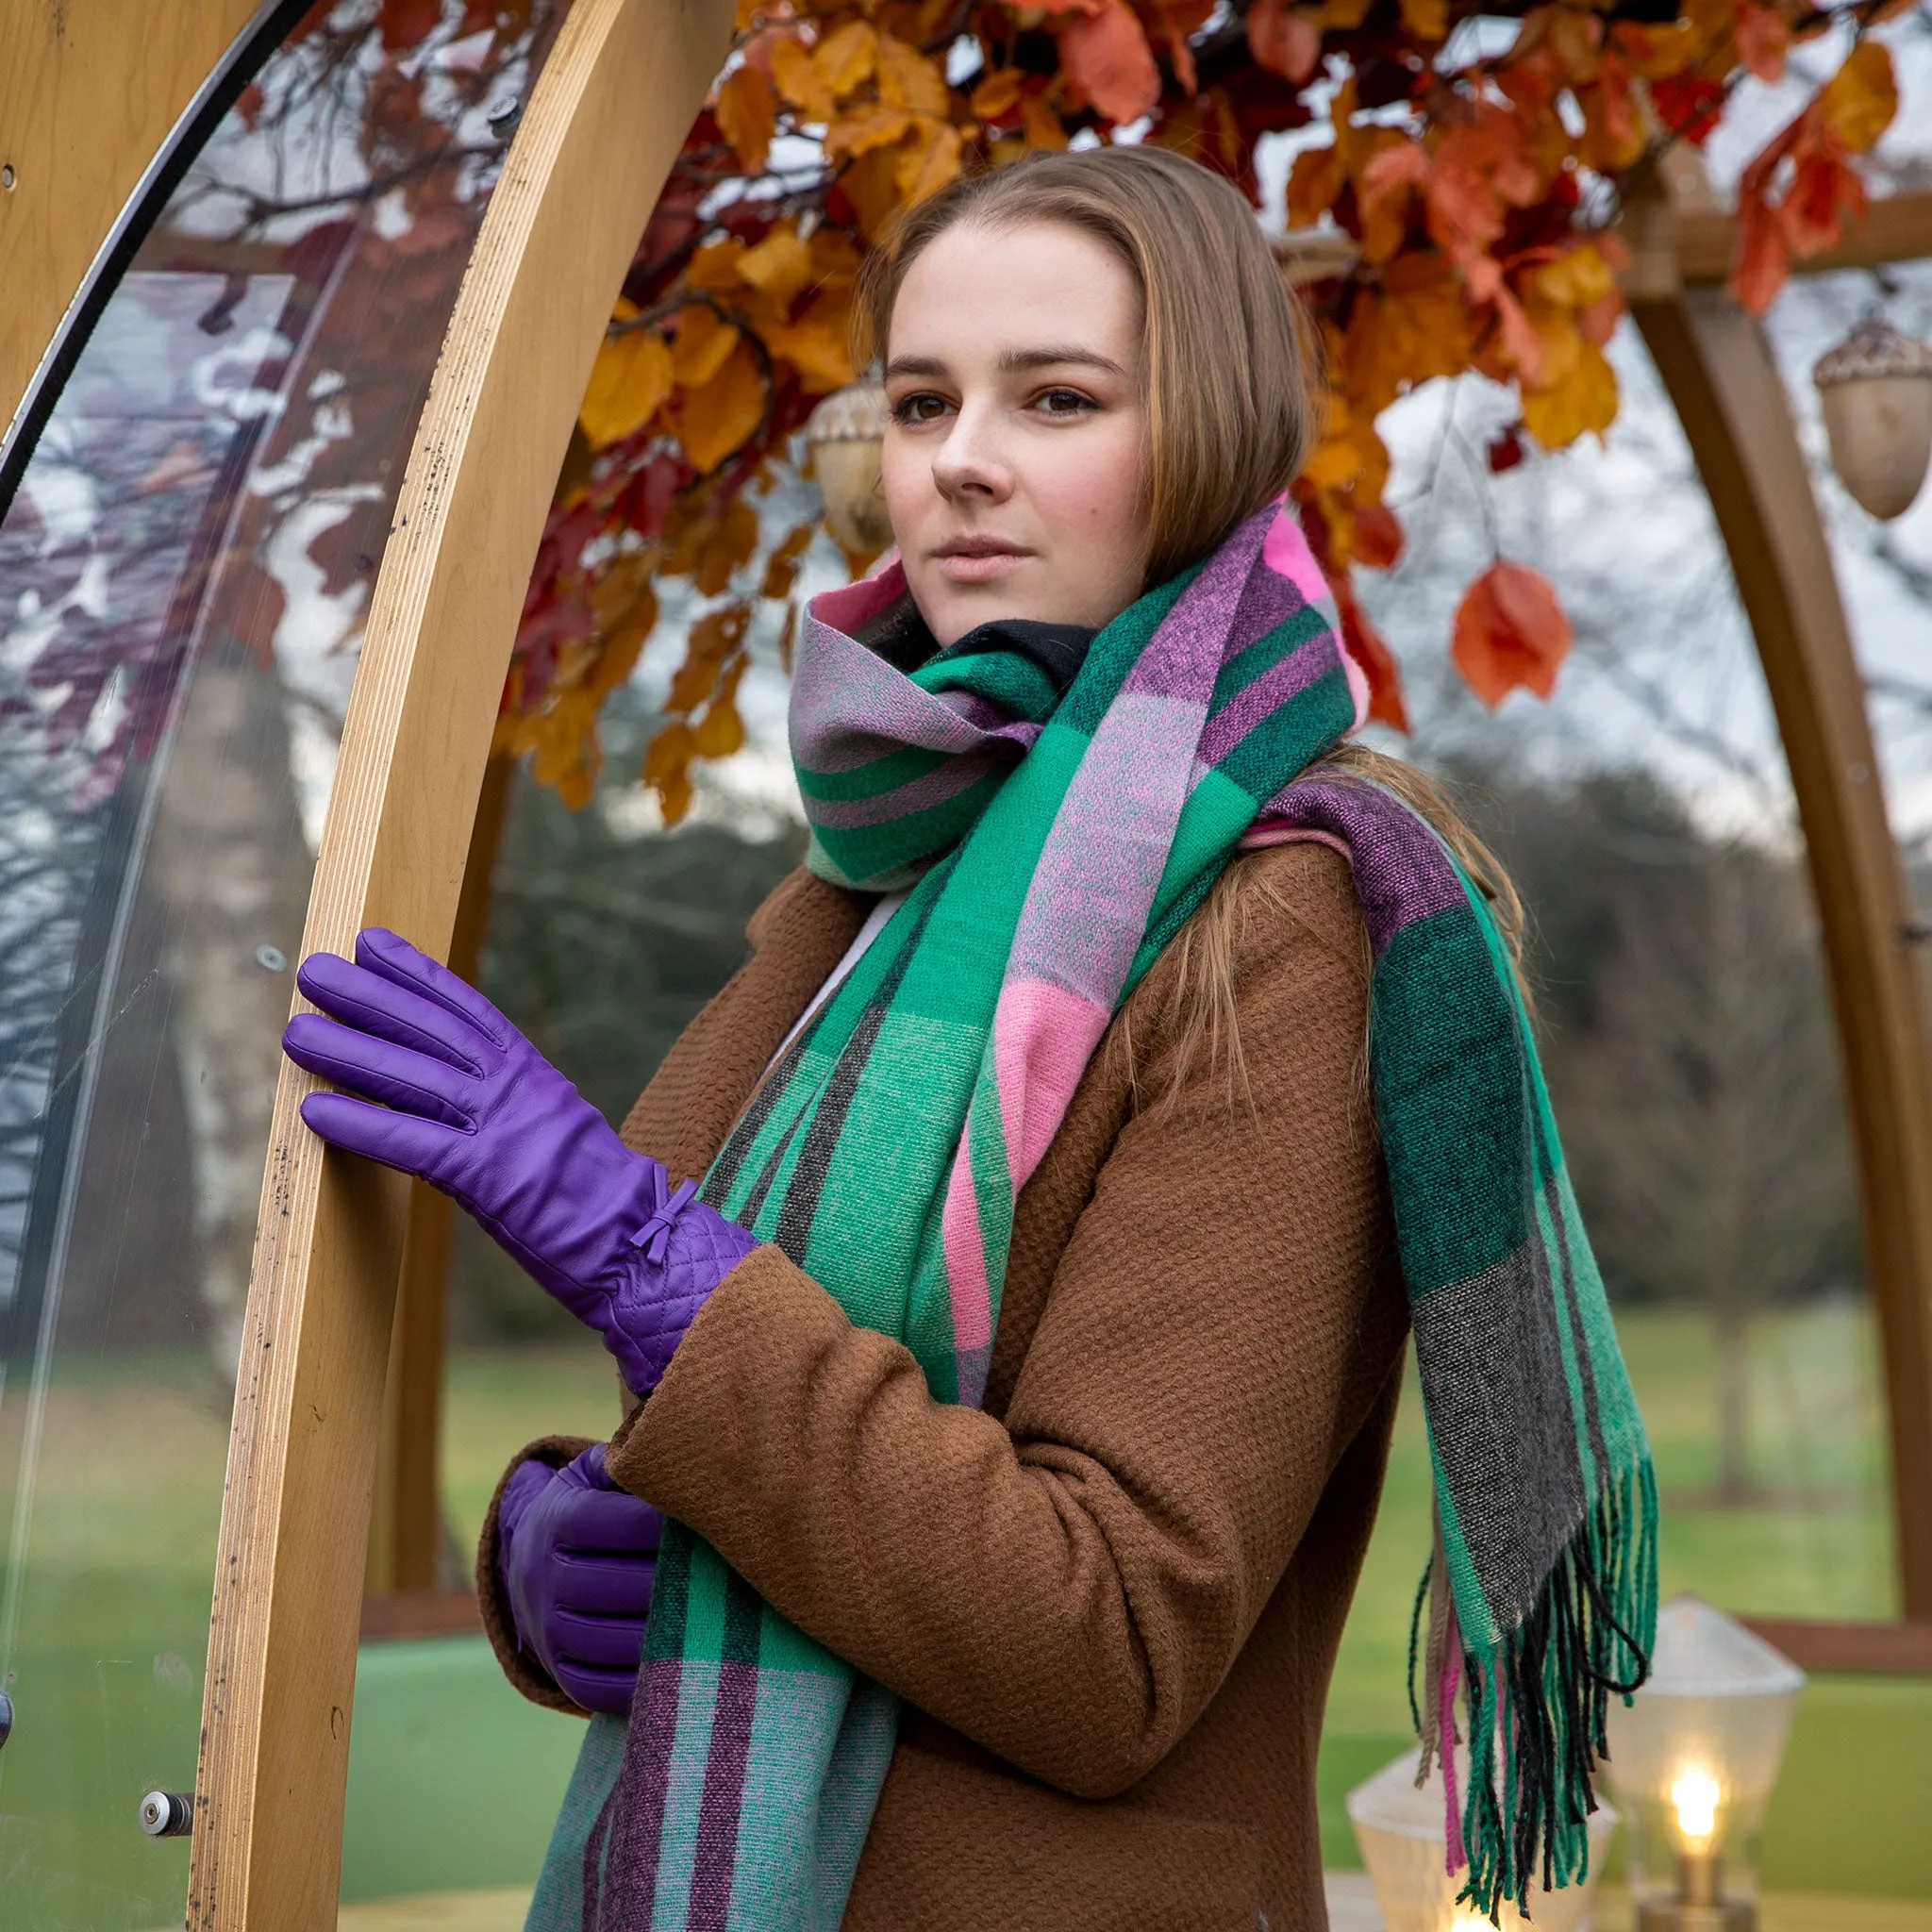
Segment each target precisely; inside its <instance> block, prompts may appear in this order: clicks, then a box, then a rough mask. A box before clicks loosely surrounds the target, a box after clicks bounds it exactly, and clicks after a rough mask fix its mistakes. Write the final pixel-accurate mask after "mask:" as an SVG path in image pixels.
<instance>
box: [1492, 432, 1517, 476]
mask: <svg viewBox="0 0 1932 1932" xmlns="http://www.w3.org/2000/svg"><path fill="white" fill-rule="evenodd" d="M1519 429H1520V425H1517V424H1514V423H1512V424H1511V425H1509V427H1508V428H1507V429H1504V430H1499V431H1498V432H1497V434H1496V435H1494V436H1493V437H1491V439H1490V446H1489V448H1488V449H1487V450H1485V451H1484V452H1483V454H1484V458H1485V459H1486V460H1487V461H1488V463H1489V466H1490V475H1492V476H1500V475H1502V474H1503V472H1504V471H1505V470H1513V469H1514V468H1515V467H1516V466H1517V464H1518V463H1520V462H1521V461H1522V460H1523V455H1524V451H1523V438H1522V436H1521V434H1520V433H1519Z"/></svg>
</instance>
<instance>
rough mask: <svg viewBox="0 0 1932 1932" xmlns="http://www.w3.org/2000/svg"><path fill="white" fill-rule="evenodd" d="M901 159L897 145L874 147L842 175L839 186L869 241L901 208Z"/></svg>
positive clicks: (873, 239)
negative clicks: (895, 148) (898, 170)
mask: <svg viewBox="0 0 1932 1932" xmlns="http://www.w3.org/2000/svg"><path fill="white" fill-rule="evenodd" d="M902 118H903V117H902ZM898 162H899V157H898V154H897V152H896V151H895V150H894V149H892V148H891V147H874V148H873V149H871V150H870V151H869V152H868V153H865V154H862V155H860V156H859V158H858V159H857V160H856V161H854V162H853V163H852V165H851V166H850V167H849V168H847V169H846V170H845V172H844V173H843V174H842V175H840V176H839V186H840V187H841V188H842V189H843V190H844V191H845V195H846V198H847V199H848V200H849V201H850V202H851V203H852V206H853V208H855V209H857V211H858V229H859V233H860V234H862V235H863V236H864V237H865V238H866V240H867V241H868V242H872V241H876V240H877V239H878V235H879V231H880V230H881V229H882V228H883V227H884V226H885V225H886V224H887V223H888V222H890V221H891V218H892V217H893V215H895V214H896V213H897V212H898V210H899V183H898V180H897V178H896V175H897V169H898Z"/></svg>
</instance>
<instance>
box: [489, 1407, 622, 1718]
mask: <svg viewBox="0 0 1932 1932" xmlns="http://www.w3.org/2000/svg"><path fill="white" fill-rule="evenodd" d="M593 1440H594V1439H593V1438H591V1437H590V1436H539V1437H538V1439H537V1440H536V1441H534V1442H527V1443H525V1445H524V1447H523V1448H521V1449H519V1450H518V1451H517V1453H516V1454H515V1455H514V1456H513V1457H510V1461H509V1467H508V1469H506V1470H505V1471H504V1473H503V1475H502V1477H501V1479H500V1480H499V1481H498V1483H497V1485H496V1493H495V1494H494V1495H493V1496H491V1499H490V1507H489V1508H488V1509H487V1510H486V1511H485V1512H484V1516H483V1534H482V1536H481V1537H479V1538H478V1539H477V1542H476V1604H477V1607H478V1608H479V1609H480V1610H481V1611H482V1613H483V1633H484V1635H485V1636H486V1637H488V1638H489V1639H490V1647H491V1650H493V1651H494V1652H495V1653H496V1661H497V1662H498V1663H499V1664H501V1665H502V1666H503V1674H504V1675H505V1676H506V1677H508V1679H509V1681H510V1683H511V1684H512V1685H513V1686H514V1687H515V1688H516V1689H517V1690H518V1691H522V1692H523V1694H524V1695H525V1697H527V1698H528V1699H529V1700H530V1702H531V1703H532V1704H541V1706H542V1707H544V1709H545V1710H561V1711H567V1712H568V1713H569V1714H570V1715H571V1716H572V1717H589V1716H590V1714H591V1713H590V1712H589V1711H588V1710H586V1709H585V1708H584V1707H583V1706H582V1705H581V1704H579V1703H578V1702H577V1701H576V1699H575V1698H574V1697H573V1696H571V1695H570V1693H569V1692H568V1691H565V1690H564V1689H563V1688H562V1686H561V1685H559V1684H558V1681H557V1679H556V1678H555V1677H553V1676H552V1675H551V1674H550V1673H549V1672H548V1671H546V1670H545V1669H544V1668H543V1666H542V1665H541V1664H540V1663H539V1662H538V1661H537V1659H536V1657H535V1656H534V1655H533V1654H532V1653H531V1652H529V1651H527V1650H523V1649H520V1648H519V1647H518V1644H517V1621H516V1617H515V1614H514V1613H513V1612H512V1611H511V1609H510V1607H509V1597H508V1593H507V1592H506V1591H505V1590H504V1587H503V1567H502V1563H501V1561H500V1558H501V1557H502V1554H503V1532H502V1529H501V1527H500V1526H499V1524H498V1522H497V1517H498V1514H499V1512H500V1511H501V1509H502V1507H503V1492H504V1491H505V1490H507V1489H508V1487H509V1479H510V1477H511V1476H513V1475H514V1474H516V1473H517V1471H518V1470H520V1469H521V1468H522V1467H523V1466H524V1464H525V1463H526V1462H541V1463H544V1464H546V1465H548V1467H550V1468H551V1469H561V1468H562V1467H563V1466H564V1465H565V1464H566V1463H568V1462H574V1461H575V1459H576V1458H577V1457H579V1456H581V1455H582V1454H583V1453H584V1451H585V1450H586V1449H589V1448H591V1446H592V1444H593Z"/></svg>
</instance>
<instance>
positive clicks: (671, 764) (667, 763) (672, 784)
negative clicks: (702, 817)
mask: <svg viewBox="0 0 1932 1932" xmlns="http://www.w3.org/2000/svg"><path fill="white" fill-rule="evenodd" d="M696 756H697V738H696V734H695V733H694V732H693V731H692V730H691V726H690V725H689V724H685V723H684V722H683V720H682V719H680V720H678V721H677V722H676V723H675V724H667V725H665V727H664V728H663V730H661V731H660V732H658V735H657V737H655V738H654V739H652V741H650V743H649V744H648V745H646V746H645V748H644V772H643V777H644V783H645V784H646V785H648V786H649V787H650V788H651V790H652V791H655V792H656V793H657V794H658V807H659V808H660V809H661V810H662V811H663V813H664V823H665V824H667V825H675V824H676V823H677V822H678V820H679V819H681V818H682V817H683V816H684V815H685V813H686V812H688V811H689V810H690V809H691V759H692V758H695V757H696Z"/></svg>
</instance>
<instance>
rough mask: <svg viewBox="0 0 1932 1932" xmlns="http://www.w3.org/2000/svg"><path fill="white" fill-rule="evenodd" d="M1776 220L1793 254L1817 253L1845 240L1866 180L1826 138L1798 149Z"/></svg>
mask: <svg viewBox="0 0 1932 1932" xmlns="http://www.w3.org/2000/svg"><path fill="white" fill-rule="evenodd" d="M1796 159H1797V170H1796V173H1795V174H1794V175H1792V177H1791V184H1790V188H1788V189H1787V190H1786V191H1785V197H1784V200H1783V201H1782V202H1781V203H1780V204H1779V206H1778V221H1779V225H1781V226H1782V227H1783V229H1784V232H1785V241H1786V242H1787V244H1788V245H1789V246H1790V251H1791V253H1792V254H1793V255H1797V256H1804V255H1816V254H1818V253H1820V252H1821V251H1822V250H1824V249H1826V248H1835V247H1837V245H1838V244H1839V243H1840V242H1842V241H1843V240H1844V233H1845V224H1846V223H1847V222H1848V221H1856V220H1857V218H1858V217H1859V216H1860V215H1862V214H1863V213H1864V212H1865V184H1864V183H1863V182H1862V181H1860V180H1859V179H1858V176H1857V173H1856V172H1855V171H1854V170H1853V168H1852V166H1851V164H1850V163H1849V162H1848V161H1846V160H1845V159H1844V158H1842V157H1841V156H1840V154H1839V153H1838V152H1837V151H1836V146H1835V143H1833V142H1830V141H1829V140H1828V139H1827V140H1825V141H1824V142H1820V143H1819V144H1818V145H1817V146H1815V147H1810V148H1808V149H1806V150H1804V151H1801V152H1800V153H1799V154H1798V155H1797V157H1796Z"/></svg>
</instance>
